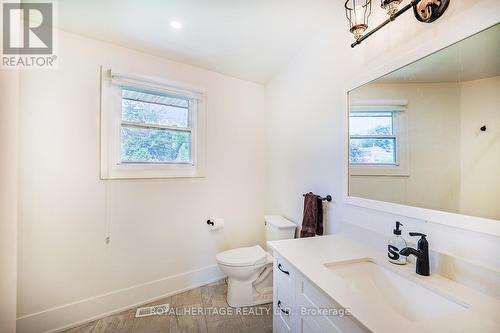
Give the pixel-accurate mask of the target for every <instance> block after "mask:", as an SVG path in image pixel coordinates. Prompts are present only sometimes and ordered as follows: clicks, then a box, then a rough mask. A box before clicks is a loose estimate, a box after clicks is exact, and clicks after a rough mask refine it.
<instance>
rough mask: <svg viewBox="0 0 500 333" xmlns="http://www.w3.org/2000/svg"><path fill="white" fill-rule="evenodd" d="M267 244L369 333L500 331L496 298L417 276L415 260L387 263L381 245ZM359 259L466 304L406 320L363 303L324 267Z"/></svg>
mask: <svg viewBox="0 0 500 333" xmlns="http://www.w3.org/2000/svg"><path fill="white" fill-rule="evenodd" d="M268 245H270V246H271V248H272V249H273V250H274V251H276V252H277V253H278V254H279V255H281V256H282V257H284V258H285V259H286V260H288V261H289V262H290V264H291V265H293V266H294V267H295V268H296V269H297V270H299V271H300V272H301V273H302V274H303V275H304V276H305V277H307V278H308V279H309V280H310V281H311V282H313V283H314V284H315V285H316V286H317V287H319V288H320V289H321V290H323V292H324V293H326V294H327V295H329V296H330V297H331V298H332V299H334V300H335V301H336V302H337V303H339V304H340V305H341V306H342V307H344V308H348V309H349V310H350V313H351V315H352V316H353V317H355V318H356V319H357V320H358V321H359V322H361V323H362V324H363V325H364V326H365V327H366V328H368V329H369V330H371V331H373V332H377V333H378V332H380V333H386V332H398V331H400V332H404V333H408V332H419V333H421V332H439V333H443V332H474V333H475V332H478V333H479V332H481V333H485V332H495V333H499V332H500V301H499V300H497V299H495V298H493V297H489V296H487V295H485V294H482V293H480V292H478V291H475V290H473V289H471V288H468V287H466V286H464V285H461V284H459V283H457V282H454V281H452V280H450V279H447V278H444V277H442V276H440V275H437V274H432V273H431V276H420V275H417V274H416V273H415V265H414V264H407V265H402V266H399V265H394V264H391V263H389V262H388V261H387V259H386V256H385V249H380V251H379V250H378V249H373V248H369V247H366V246H364V245H363V244H361V243H358V242H355V241H353V240H350V239H348V238H346V237H343V236H340V235H329V236H321V237H313V238H302V239H290V240H281V241H272V242H268ZM362 258H371V259H372V260H374V261H375V262H376V263H377V264H378V265H381V266H382V267H384V268H387V269H390V270H391V271H393V272H396V273H398V274H400V275H401V276H403V277H405V278H407V279H410V280H412V281H415V282H417V283H419V284H420V285H422V286H424V287H426V288H428V289H431V290H434V291H436V292H438V293H440V294H442V295H447V296H449V297H450V298H453V299H455V300H458V301H460V302H461V303H464V304H466V305H467V308H465V309H464V310H460V311H459V312H456V313H452V314H449V315H446V316H443V317H438V318H433V319H428V320H425V321H410V320H408V319H406V318H404V317H402V316H401V315H399V314H398V313H397V312H395V311H394V310H392V309H390V308H389V307H387V306H381V304H371V302H366V299H364V298H363V294H362V293H360V292H358V291H356V290H355V289H353V288H352V287H351V286H349V285H348V284H347V283H346V281H345V280H344V279H342V278H341V277H340V276H337V275H336V274H334V273H333V272H331V271H330V270H329V269H328V268H327V267H326V266H324V265H325V264H330V263H334V262H339V261H345V260H355V259H362Z"/></svg>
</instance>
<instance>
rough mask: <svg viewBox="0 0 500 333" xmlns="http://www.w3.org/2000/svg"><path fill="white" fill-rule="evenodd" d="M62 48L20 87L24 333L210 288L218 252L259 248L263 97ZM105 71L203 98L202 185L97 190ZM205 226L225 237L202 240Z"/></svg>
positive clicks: (79, 41) (139, 183)
mask: <svg viewBox="0 0 500 333" xmlns="http://www.w3.org/2000/svg"><path fill="white" fill-rule="evenodd" d="M58 38H59V40H58V42H59V50H58V59H59V67H58V68H57V69H55V70H39V71H36V70H27V71H24V72H23V73H22V74H21V77H20V80H21V89H22V91H23V96H25V98H22V99H21V106H20V110H21V111H20V128H19V136H20V144H19V162H20V163H19V165H20V167H19V179H20V184H19V195H20V198H21V200H20V205H19V279H18V285H19V289H18V290H19V294H18V317H20V319H19V320H18V325H19V331H20V332H28V331H42V330H45V329H52V328H56V327H60V326H64V325H67V324H70V323H74V322H77V321H81V320H84V319H88V318H90V317H92V316H96V315H98V314H103V313H105V312H107V311H114V310H116V309H118V308H120V307H125V306H130V305H132V304H134V303H138V302H144V301H146V300H148V299H150V298H154V297H157V298H158V297H160V296H162V295H163V294H166V293H169V292H172V291H176V290H179V289H183V288H188V287H192V286H195V285H197V284H201V283H204V282H207V281H210V280H213V279H217V278H219V277H221V273H220V272H219V271H218V270H217V268H216V263H215V254H216V252H218V251H220V250H224V249H228V248H233V247H238V246H247V245H254V244H255V243H261V244H263V237H264V225H263V215H264V200H265V186H264V184H265V183H264V182H265V163H264V155H265V154H264V151H263V149H262V147H263V146H264V140H265V138H264V136H265V127H264V121H265V117H264V108H265V106H264V87H263V86H262V85H258V84H254V83H249V82H245V81H242V80H238V79H234V78H231V77H228V76H224V75H220V74H217V73H214V72H210V71H207V70H202V69H198V68H195V67H191V66H187V65H183V64H180V63H176V62H172V61H168V60H165V59H161V58H157V57H153V56H149V55H146V54H143V53H139V52H136V51H132V50H129V49H125V48H122V47H118V46H114V45H111V44H107V43H103V42H99V41H95V40H90V39H86V38H83V37H79V36H76V35H72V34H69V33H65V32H59V33H58ZM101 64H103V65H107V66H115V67H118V68H120V69H122V70H126V71H129V72H131V73H136V74H142V75H146V76H155V77H160V78H164V79H167V80H172V81H178V82H184V83H187V84H189V85H193V86H197V87H201V88H202V89H205V92H206V97H207V112H208V119H207V170H206V177H205V178H197V179H171V180H129V181H127V180H116V181H102V180H99V85H100V79H99V78H100V77H99V65H101ZM27 96H29V98H28V97H27ZM211 217H221V218H224V219H225V222H226V224H225V228H224V229H223V230H221V231H220V232H217V233H211V232H209V230H208V227H207V225H206V220H207V218H211ZM107 222H109V223H110V233H111V242H110V243H109V244H108V245H107V244H106V243H105V237H106V225H107ZM73 302H75V303H73Z"/></svg>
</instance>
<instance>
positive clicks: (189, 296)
mask: <svg viewBox="0 0 500 333" xmlns="http://www.w3.org/2000/svg"><path fill="white" fill-rule="evenodd" d="M193 304H201V288H196V289H192V290H188V291H185V292H183V293H180V294H177V295H174V296H172V306H173V307H181V306H186V305H193Z"/></svg>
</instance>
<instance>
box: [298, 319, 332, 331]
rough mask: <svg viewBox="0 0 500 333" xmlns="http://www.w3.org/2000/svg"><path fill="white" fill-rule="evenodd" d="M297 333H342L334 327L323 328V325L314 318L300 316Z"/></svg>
mask: <svg viewBox="0 0 500 333" xmlns="http://www.w3.org/2000/svg"><path fill="white" fill-rule="evenodd" d="M297 332H300V333H341V332H340V331H338V330H337V329H335V328H332V327H326V328H325V327H321V323H320V322H319V321H318V320H316V318H314V317H307V316H300V317H299V320H298V322H297Z"/></svg>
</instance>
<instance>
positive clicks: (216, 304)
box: [201, 284, 238, 321]
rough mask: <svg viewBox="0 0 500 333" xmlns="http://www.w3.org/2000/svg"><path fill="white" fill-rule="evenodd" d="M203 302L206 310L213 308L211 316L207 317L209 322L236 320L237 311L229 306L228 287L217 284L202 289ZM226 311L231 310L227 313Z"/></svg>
mask: <svg viewBox="0 0 500 333" xmlns="http://www.w3.org/2000/svg"><path fill="white" fill-rule="evenodd" d="M201 300H202V302H203V306H204V307H205V308H213V310H216V311H217V312H215V311H213V312H212V314H211V315H207V316H206V317H207V321H217V320H223V319H232V318H236V317H237V316H238V314H237V313H236V309H234V308H230V307H229V304H227V285H226V284H216V285H207V286H204V287H201ZM225 309H229V310H228V311H226V312H222V311H225Z"/></svg>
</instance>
